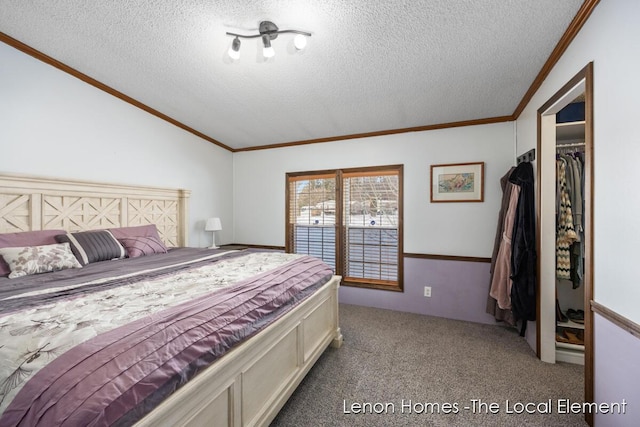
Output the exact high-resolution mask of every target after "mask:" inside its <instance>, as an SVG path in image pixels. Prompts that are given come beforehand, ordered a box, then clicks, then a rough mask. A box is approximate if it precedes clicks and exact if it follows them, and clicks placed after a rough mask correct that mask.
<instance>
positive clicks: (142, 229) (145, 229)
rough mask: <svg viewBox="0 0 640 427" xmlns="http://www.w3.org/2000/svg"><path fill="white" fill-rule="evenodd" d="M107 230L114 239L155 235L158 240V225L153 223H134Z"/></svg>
mask: <svg viewBox="0 0 640 427" xmlns="http://www.w3.org/2000/svg"><path fill="white" fill-rule="evenodd" d="M109 231H110V232H111V234H113V237H115V238H116V239H126V238H129V237H155V238H156V239H158V240H160V236H159V235H158V227H156V225H155V224H147V225H136V226H133V227H120V228H110V229H109Z"/></svg>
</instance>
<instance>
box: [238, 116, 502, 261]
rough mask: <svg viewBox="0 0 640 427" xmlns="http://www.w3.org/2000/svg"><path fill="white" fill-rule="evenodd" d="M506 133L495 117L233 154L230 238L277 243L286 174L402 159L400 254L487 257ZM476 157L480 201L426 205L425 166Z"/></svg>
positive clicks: (282, 225)
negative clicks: (481, 173) (481, 181)
mask: <svg viewBox="0 0 640 427" xmlns="http://www.w3.org/2000/svg"><path fill="white" fill-rule="evenodd" d="M513 138H514V129H513V123H497V124H491V125H479V126H468V127H461V128H451V129H442V130H433V131H424V132H413V133H403V134H396V135H388V136H377V137H371V138H363V139H353V140H346V141H339V142H331V143H323V144H310V145H303V146H295V147H287V148H276V149H270V150H260V151H247V152H239V153H235V154H234V158H233V161H234V212H235V229H234V239H235V241H236V242H237V243H252V244H261V245H276V246H284V244H285V212H284V209H285V200H284V198H285V174H286V173H287V172H298V171H312V170H322V169H335V168H349V167H359V166H377V165H391V164H404V212H405V213H404V250H405V252H409V253H423V254H441V255H458V256H477V257H490V256H491V253H492V250H493V243H494V236H495V230H496V225H497V220H498V211H499V209H500V202H501V197H502V190H501V188H500V183H499V181H500V178H501V177H502V176H503V175H504V174H505V173H506V172H507V170H508V169H509V167H510V166H512V165H513V160H514V144H513ZM478 161H483V162H485V202H484V203H430V201H429V185H430V178H429V167H430V165H432V164H443V163H445V164H446V163H464V162H478Z"/></svg>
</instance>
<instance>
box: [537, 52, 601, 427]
mask: <svg viewBox="0 0 640 427" xmlns="http://www.w3.org/2000/svg"><path fill="white" fill-rule="evenodd" d="M537 151H538V161H537V169H536V173H537V177H538V179H537V189H536V198H537V203H536V210H537V224H536V234H537V235H536V237H537V245H538V248H537V253H538V275H537V276H538V293H537V295H538V297H537V319H538V320H537V322H536V352H537V355H538V357H539V358H540V359H541V360H542V361H544V362H549V363H555V362H568V363H577V364H584V401H585V402H593V398H594V396H593V381H594V378H593V312H592V310H591V302H592V300H593V203H594V198H593V63H589V64H588V65H587V66H586V67H585V68H583V69H582V70H581V71H580V72H579V73H578V74H576V76H574V77H573V78H572V79H571V80H570V81H569V82H568V83H567V84H565V85H564V86H563V87H562V88H561V89H560V90H559V91H558V92H556V94H555V95H553V96H552V97H551V98H550V99H549V100H548V101H547V102H546V103H545V104H544V105H543V106H542V107H540V109H538V146H537ZM585 418H586V420H587V422H588V423H589V424H590V425H592V423H593V419H592V416H591V415H590V414H586V415H585Z"/></svg>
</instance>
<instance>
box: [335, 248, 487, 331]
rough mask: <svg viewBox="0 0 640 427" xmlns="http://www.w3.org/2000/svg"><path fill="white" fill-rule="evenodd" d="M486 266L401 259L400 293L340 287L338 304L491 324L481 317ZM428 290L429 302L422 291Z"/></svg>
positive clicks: (462, 262) (485, 295)
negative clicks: (401, 284) (402, 289)
mask: <svg viewBox="0 0 640 427" xmlns="http://www.w3.org/2000/svg"><path fill="white" fill-rule="evenodd" d="M489 268H490V264H489V263H487V262H468V261H449V260H434V259H424V258H405V259H404V292H390V291H380V290H374V289H363V288H354V287H349V286H342V287H341V288H340V295H339V298H340V302H341V303H346V304H354V305H363V306H368V307H377V308H385V309H389V310H398V311H407V312H411V313H418V314H426V315H430V316H438V317H446V318H449V319H458V320H466V321H470V322H477V323H488V324H493V323H495V319H494V318H493V317H492V316H490V315H489V314H487V313H485V306H486V302H487V295H488V293H489V280H490V277H489ZM425 286H431V298H426V297H425V296H424V287H425Z"/></svg>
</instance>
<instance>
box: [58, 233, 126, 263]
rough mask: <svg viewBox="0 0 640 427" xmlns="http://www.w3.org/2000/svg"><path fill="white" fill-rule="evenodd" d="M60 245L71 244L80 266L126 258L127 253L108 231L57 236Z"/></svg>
mask: <svg viewBox="0 0 640 427" xmlns="http://www.w3.org/2000/svg"><path fill="white" fill-rule="evenodd" d="M56 240H57V241H58V242H60V243H65V242H66V243H69V245H70V246H71V250H72V251H73V253H74V254H75V256H76V258H78V261H80V264H82V265H87V264H89V263H92V262H98V261H107V260H110V259H119V258H124V257H125V255H126V252H125V251H124V248H123V247H122V245H121V244H120V243H118V240H116V238H115V237H113V234H111V233H110V232H109V231H107V230H100V231H81V232H78V233H67V234H60V235H58V236H56Z"/></svg>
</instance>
